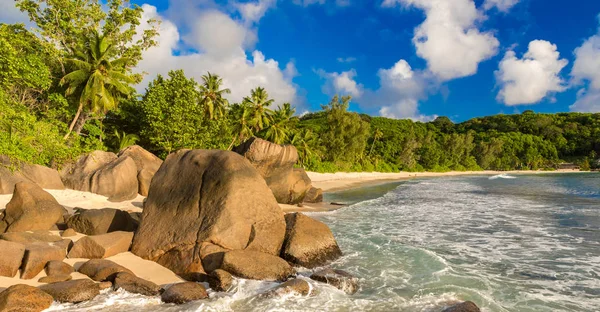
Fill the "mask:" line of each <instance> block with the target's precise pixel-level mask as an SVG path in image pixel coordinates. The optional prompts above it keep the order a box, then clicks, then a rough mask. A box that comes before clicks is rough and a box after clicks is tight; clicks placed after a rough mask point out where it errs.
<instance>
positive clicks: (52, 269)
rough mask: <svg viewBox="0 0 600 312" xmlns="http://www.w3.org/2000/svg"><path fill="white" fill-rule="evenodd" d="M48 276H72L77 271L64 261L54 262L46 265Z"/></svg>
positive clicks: (45, 269)
mask: <svg viewBox="0 0 600 312" xmlns="http://www.w3.org/2000/svg"><path fill="white" fill-rule="evenodd" d="M44 271H46V275H47V276H53V275H70V274H71V273H73V272H74V271H75V270H74V269H73V267H72V266H71V265H69V264H67V263H64V262H62V261H57V260H52V261H49V262H48V263H46V267H45V268H44Z"/></svg>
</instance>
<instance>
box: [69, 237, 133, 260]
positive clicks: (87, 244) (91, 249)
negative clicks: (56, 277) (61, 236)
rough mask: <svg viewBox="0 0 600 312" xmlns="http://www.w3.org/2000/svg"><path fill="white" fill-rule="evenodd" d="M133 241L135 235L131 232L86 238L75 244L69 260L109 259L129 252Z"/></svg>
mask: <svg viewBox="0 0 600 312" xmlns="http://www.w3.org/2000/svg"><path fill="white" fill-rule="evenodd" d="M132 239H133V233H131V232H112V233H107V234H102V235H95V236H85V237H82V238H81V239H79V240H78V241H77V242H75V244H73V247H72V248H71V251H69V258H85V259H104V258H108V257H110V256H114V255H116V254H120V253H123V252H127V251H129V246H131V240H132Z"/></svg>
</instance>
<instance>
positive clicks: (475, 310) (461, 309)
mask: <svg viewBox="0 0 600 312" xmlns="http://www.w3.org/2000/svg"><path fill="white" fill-rule="evenodd" d="M480 311H481V310H480V309H479V307H478V306H477V305H476V304H475V303H473V302H472V301H465V302H461V303H458V304H455V305H453V306H450V307H448V308H446V309H444V311H442V312H480Z"/></svg>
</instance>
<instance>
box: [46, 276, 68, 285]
mask: <svg viewBox="0 0 600 312" xmlns="http://www.w3.org/2000/svg"><path fill="white" fill-rule="evenodd" d="M72 279H73V277H72V276H71V275H51V276H44V277H41V278H40V279H39V280H38V282H40V283H46V284H52V283H58V282H65V281H70V280H72Z"/></svg>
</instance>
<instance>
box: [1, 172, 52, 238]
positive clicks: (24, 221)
mask: <svg viewBox="0 0 600 312" xmlns="http://www.w3.org/2000/svg"><path fill="white" fill-rule="evenodd" d="M62 215H63V207H62V206H61V205H60V204H59V203H58V202H57V201H56V199H54V197H52V195H50V193H48V192H46V191H44V190H43V189H42V188H41V187H39V186H38V185H37V184H34V183H31V182H19V183H17V184H16V185H15V190H14V192H13V196H12V198H11V200H10V202H9V203H8V204H7V205H6V210H5V211H4V219H3V220H2V221H0V223H2V222H3V223H4V224H5V225H6V230H5V231H6V232H24V231H36V230H50V229H51V228H52V227H53V226H54V225H55V224H56V222H58V220H59V219H60V218H62Z"/></svg>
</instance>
